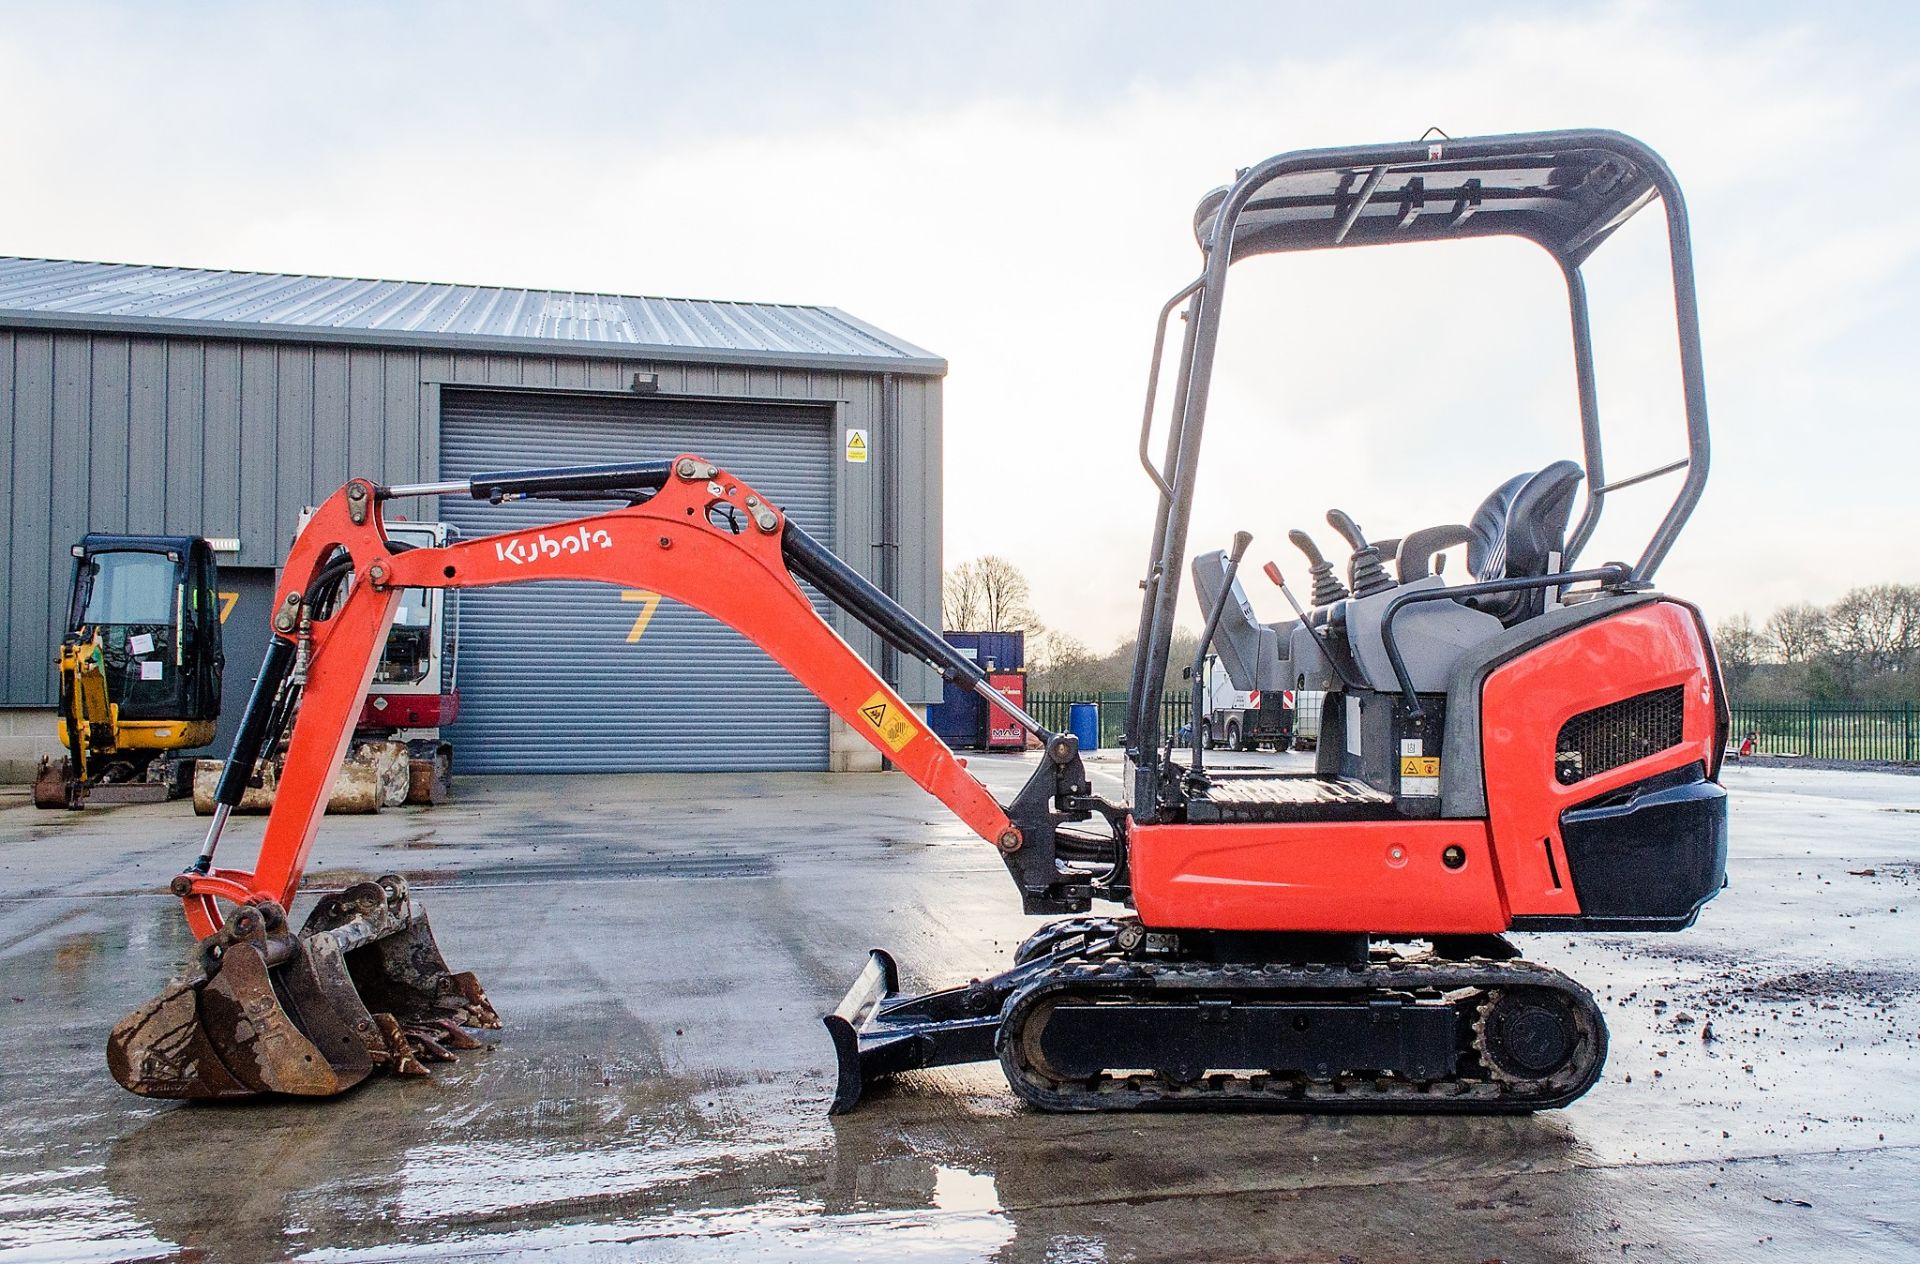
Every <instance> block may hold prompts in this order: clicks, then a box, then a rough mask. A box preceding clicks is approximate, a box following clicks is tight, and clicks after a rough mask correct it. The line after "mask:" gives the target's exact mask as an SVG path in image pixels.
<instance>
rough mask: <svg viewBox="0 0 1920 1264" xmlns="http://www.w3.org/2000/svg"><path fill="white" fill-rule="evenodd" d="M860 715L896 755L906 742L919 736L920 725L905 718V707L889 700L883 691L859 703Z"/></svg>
mask: <svg viewBox="0 0 1920 1264" xmlns="http://www.w3.org/2000/svg"><path fill="white" fill-rule="evenodd" d="M860 716H861V718H862V719H864V720H865V721H866V722H867V723H868V724H871V725H873V731H874V732H876V733H878V734H879V735H880V740H881V741H883V742H885V743H886V744H887V749H888V750H890V751H892V752H893V753H894V754H896V755H898V754H899V753H900V750H901V748H902V747H904V746H905V745H906V744H907V743H908V742H911V741H912V740H913V739H914V738H916V737H918V736H920V727H919V726H918V725H917V724H915V723H914V722H913V721H912V720H911V719H909V718H907V709H906V708H905V707H902V706H898V705H896V704H895V703H893V702H892V701H890V700H889V699H888V698H887V695H886V694H884V693H876V694H874V695H873V697H871V698H868V699H867V700H866V701H865V702H863V703H861V704H860Z"/></svg>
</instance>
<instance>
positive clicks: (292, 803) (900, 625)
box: [174, 456, 1078, 937]
mask: <svg viewBox="0 0 1920 1264" xmlns="http://www.w3.org/2000/svg"><path fill="white" fill-rule="evenodd" d="M607 468H608V467H601V468H600V469H597V470H596V469H588V470H580V471H566V470H553V471H530V472H524V473H522V474H520V475H515V476H508V475H499V476H492V475H490V476H482V477H481V478H479V479H475V480H473V483H472V492H473V494H474V495H475V496H476V497H485V496H489V495H490V496H492V497H493V498H496V499H498V498H502V497H504V496H509V495H542V494H547V495H555V496H562V497H578V496H580V495H582V494H585V493H589V492H592V493H597V494H600V495H606V496H609V497H614V496H618V495H621V494H625V492H627V491H631V490H632V488H631V487H625V488H622V487H619V486H617V484H619V483H620V481H621V480H620V479H619V477H617V476H615V475H612V474H608V473H606V472H605V471H606V469H607ZM629 468H638V467H629ZM648 469H649V474H648V476H647V477H646V478H645V479H644V481H645V482H648V483H651V484H657V486H650V487H648V488H646V489H645V490H647V491H650V492H651V494H650V495H648V496H647V497H646V498H645V499H643V500H641V499H636V501H635V503H632V504H629V505H627V506H626V507H624V508H621V509H616V510H613V511H611V512H608V513H601V514H596V515H593V516H591V517H585V518H580V519H577V520H574V521H570V522H565V523H561V524H557V525H554V526H547V527H534V528H529V529H526V530H522V531H512V532H507V533H503V534H501V535H495V536H487V537H483V538H479V539H474V540H469V541H464V542H461V543H456V544H450V545H447V546H445V547H443V548H413V549H407V548H404V546H396V545H394V544H392V543H391V542H389V541H388V539H387V538H386V534H385V532H384V530H383V528H382V524H381V520H380V512H379V505H380V502H381V501H382V500H383V499H385V498H387V497H388V496H389V495H390V494H391V493H389V492H388V491H387V490H386V489H383V488H380V487H378V486H376V485H374V484H372V483H370V482H367V481H365V480H355V481H354V482H351V483H349V484H347V486H345V487H343V488H342V489H341V490H340V491H339V492H337V493H335V494H334V495H333V496H332V497H331V498H329V499H328V500H327V502H326V503H325V504H324V505H322V506H321V507H320V508H319V509H318V510H317V511H316V512H315V513H314V514H313V516H312V518H311V520H310V521H309V522H308V524H307V526H306V528H305V529H304V530H303V531H302V532H301V533H300V536H299V538H298V539H297V540H296V541H295V543H294V545H293V548H292V551H291V552H290V554H289V556H288V559H287V565H286V568H285V570H284V571H283V572H282V576H281V584H280V590H279V593H278V594H277V597H276V602H275V605H274V616H273V618H274V627H273V636H274V643H273V645H272V647H271V648H270V650H269V653H268V657H267V663H266V666H265V667H264V668H263V671H262V675H261V681H260V683H259V684H258V685H257V686H256V689H255V696H254V698H253V699H252V700H251V701H250V702H249V704H248V714H247V720H246V722H245V723H244V724H243V726H242V733H241V736H240V738H239V739H238V740H237V741H236V744H235V748H234V754H233V757H232V758H230V759H229V760H228V765H227V770H226V777H225V779H224V780H223V782H222V787H221V794H220V795H219V800H220V802H221V804H222V805H225V806H231V803H230V802H229V800H231V802H237V801H238V797H239V794H240V791H241V790H242V789H243V788H244V780H245V778H246V777H247V776H248V775H249V773H250V771H251V767H252V765H253V763H254V760H255V757H257V755H258V753H259V751H260V749H261V747H262V745H263V744H266V743H269V742H270V741H271V735H269V734H267V733H266V732H265V730H266V728H267V727H268V724H269V720H268V715H269V713H270V712H271V711H272V710H273V709H274V697H273V694H274V691H275V689H276V688H277V687H278V685H279V682H280V681H281V680H283V679H285V677H286V676H287V674H288V672H289V671H290V670H291V669H292V667H293V663H294V660H295V659H296V658H299V657H304V659H305V670H304V679H303V680H300V681H299V682H297V683H298V687H299V689H300V695H299V705H298V709H297V712H296V713H295V715H294V719H293V730H292V735H291V740H290V742H289V744H288V747H287V752H286V760H285V767H284V770H283V771H282V773H281V776H280V780H279V790H278V795H277V797H276V799H275V801H274V806H273V811H272V814H271V815H270V816H269V818H268V820H267V827H266V834H265V837H264V839H263V840H262V842H261V845H260V852H259V856H258V859H257V860H256V862H255V864H254V867H253V868H252V869H251V870H243V869H231V868H215V867H213V865H212V863H211V860H212V854H213V848H214V845H215V843H217V841H218V835H219V830H220V828H221V827H222V825H223V824H224V821H225V819H226V813H225V812H223V811H218V810H217V811H216V814H215V818H214V826H213V829H212V830H211V831H210V832H209V835H208V844H207V847H206V848H205V849H204V850H203V852H202V855H201V858H200V861H199V862H197V863H196V865H195V866H194V867H193V868H192V869H190V870H189V871H188V872H186V873H184V874H182V875H181V876H180V878H178V879H176V881H175V884H174V889H175V893H176V894H178V895H180V896H181V897H182V899H183V902H184V903H185V905H186V911H187V918H188V921H189V922H190V923H191V924H192V926H193V929H194V930H195V932H196V933H197V934H199V935H201V936H203V937H204V936H206V935H209V934H213V933H214V932H216V931H217V930H219V928H220V927H221V925H222V920H223V919H222V917H221V913H220V910H219V906H218V904H217V903H216V901H217V900H227V901H232V902H234V903H242V904H244V903H248V902H251V901H257V900H259V899H262V898H265V899H271V900H274V901H276V902H277V903H278V904H279V905H280V907H282V908H286V907H290V906H291V904H292V902H293V897H294V893H295V890H296V889H297V888H298V886H299V884H300V879H301V875H302V873H303V872H304V870H305V867H306V863H307V857H308V854H309V852H310V851H311V849H312V846H313V841H314V837H315V835H316V834H317V833H318V831H319V827H320V821H321V817H322V815H323V813H324V812H325V810H326V803H327V797H328V793H329V790H330V787H331V786H332V783H333V779H334V776H335V774H336V773H337V772H338V771H339V768H340V764H341V761H342V759H343V758H344V757H345V755H346V752H347V748H348V745H349V743H350V741H351V739H352V735H353V722H354V717H355V716H356V715H358V713H359V711H360V707H361V703H362V699H363V698H364V696H365V694H366V690H367V687H368V684H369V682H370V681H371V679H372V675H373V672H374V669H375V666H376V663H377V661H378V659H379V656H380V647H381V646H382V644H384V642H385V638H386V634H387V629H388V626H389V625H390V624H391V623H392V621H393V617H394V613H395V608H396V605H397V602H398V599H399V594H400V593H401V592H402V591H403V590H404V589H407V588H483V587H490V586H493V585H497V584H517V583H530V582H536V581H541V580H576V581H579V580H586V581H594V582H600V583H607V584H617V585H620V586H622V587H627V588H644V589H648V590H651V591H653V592H658V593H660V594H662V595H663V596H666V597H670V598H672V599H674V600H676V601H681V602H684V603H686V604H687V605H689V606H693V607H694V608H696V609H698V610H701V611H703V612H705V613H706V614H709V615H711V616H713V617H714V618H716V619H718V620H720V621H721V622H722V623H725V624H727V625H728V626H730V627H732V628H734V629H735V630H736V631H738V632H740V633H741V634H742V635H744V636H746V637H747V638H748V639H749V640H751V641H753V642H754V644H756V645H758V646H759V647H760V648H761V649H762V650H764V651H766V653H767V654H768V656H769V657H771V658H772V659H774V661H776V662H778V663H779V664H780V665H781V666H782V667H784V668H785V669H786V670H787V671H789V672H790V673H792V674H793V676H794V677H795V678H796V679H798V680H799V681H800V683H801V684H803V685H805V686H806V687H807V688H808V689H809V690H810V691H812V692H813V694H814V695H815V696H816V697H818V698H819V699H820V700H821V701H822V702H823V703H825V704H826V705H827V707H828V708H829V709H831V710H832V711H833V712H834V713H835V714H836V715H838V716H839V717H840V718H841V719H842V720H844V721H845V722H846V724H847V726H848V728H850V729H851V730H852V731H853V732H855V733H857V734H859V735H860V736H861V737H863V738H865V739H866V740H867V741H868V742H869V743H871V744H872V745H873V746H874V747H875V749H877V750H878V751H879V752H880V753H881V755H883V756H884V757H885V758H886V759H888V760H890V761H892V763H893V764H894V766H895V767H897V768H899V769H900V770H901V771H902V772H904V773H906V774H907V776H909V777H911V778H912V779H913V780H914V781H915V782H916V783H917V784H919V785H920V786H921V787H922V788H923V789H925V790H926V791H927V792H928V793H929V794H932V795H933V796H934V797H936V798H938V799H939V800H940V801H941V802H942V803H944V804H946V805H947V806H948V807H949V808H951V809H952V810H953V812H954V814H955V815H957V816H958V817H960V819H961V820H962V821H964V822H965V823H966V824H967V826H968V827H969V828H970V829H972V830H973V831H974V832H975V833H976V834H978V835H980V837H982V838H983V839H985V840H987V841H988V842H991V843H993V844H994V845H995V846H996V847H997V848H999V850H1000V851H1001V852H1002V853H1003V854H1004V855H1008V856H1009V857H1011V855H1012V853H1015V852H1018V851H1019V850H1020V849H1021V847H1022V846H1023V843H1024V840H1023V837H1022V831H1021V830H1020V829H1019V828H1017V827H1016V826H1015V824H1014V823H1013V822H1012V821H1011V820H1010V819H1009V817H1008V815H1007V811H1006V810H1005V809H1003V808H1002V807H1001V806H1000V804H999V803H998V802H997V801H996V800H995V799H994V798H993V796H992V795H991V794H990V793H989V792H988V791H987V789H986V787H985V786H983V785H981V783H980V782H979V781H977V780H976V779H975V778H974V777H973V776H972V775H970V774H969V773H968V772H967V771H966V769H965V768H964V767H963V766H962V765H961V763H960V761H959V760H958V759H956V758H955V756H954V754H953V752H952V751H951V750H950V749H948V747H947V746H946V744H945V743H944V742H942V741H941V740H940V739H939V737H938V736H936V735H935V734H934V733H933V732H932V731H931V730H930V729H929V728H928V727H927V726H926V725H925V724H924V723H923V722H922V721H921V720H920V718H919V717H918V716H916V715H915V714H914V713H913V712H912V710H911V709H910V708H909V707H908V705H907V703H906V702H905V700H903V699H902V698H901V697H900V696H899V694H898V693H897V692H895V690H894V689H893V688H891V687H890V686H889V685H887V684H886V683H885V682H884V681H883V680H881V679H880V678H879V677H878V676H877V675H876V674H875V673H874V671H873V669H872V668H871V667H869V666H868V665H867V663H866V662H865V661H864V660H863V659H861V657H860V656H859V655H858V654H856V653H855V652H854V651H853V649H852V648H851V647H849V646H848V645H847V643H846V642H845V641H844V640H842V639H841V637H840V636H839V635H838V634H837V633H836V632H835V631H834V630H833V628H832V627H831V626H829V625H828V624H827V623H826V622H825V621H824V620H823V619H822V618H821V617H820V615H819V614H818V612H816V610H815V609H814V606H813V603H812V601H811V600H809V598H808V597H807V595H806V594H805V593H804V592H803V591H802V590H801V589H800V587H799V584H798V583H797V582H796V581H795V578H794V573H795V572H796V571H797V572H799V573H801V574H802V575H804V576H805V577H806V578H808V580H809V581H810V582H813V583H814V584H815V585H816V586H817V587H819V588H820V589H821V590H822V591H823V592H824V593H825V594H826V595H827V596H828V597H829V599H831V600H834V601H836V602H837V603H838V604H840V605H842V606H844V607H847V608H849V609H850V610H851V611H852V612H853V613H854V614H855V615H856V617H860V618H862V619H863V621H865V622H868V623H869V625H870V626H876V630H877V631H880V632H881V633H882V635H883V636H885V637H886V639H888V640H890V641H892V642H893V643H895V644H896V645H901V646H903V647H904V648H908V649H910V650H912V651H913V652H915V653H918V654H919V655H920V656H921V657H923V658H928V659H929V660H932V661H936V665H937V666H941V667H942V670H943V672H945V674H947V675H949V676H950V677H953V676H956V675H958V674H960V672H961V668H962V667H969V668H970V667H971V664H966V663H965V660H959V662H958V663H951V664H942V663H940V662H939V661H937V656H938V655H939V654H940V651H941V650H943V649H947V647H946V646H945V643H944V642H939V643H938V645H937V646H935V645H934V644H931V643H929V642H930V640H935V641H937V638H936V637H934V636H933V634H932V633H930V632H929V631H928V630H927V629H926V628H925V627H924V625H921V624H919V623H918V622H917V621H915V620H912V619H911V616H908V615H906V613H905V612H904V611H901V610H899V608H898V607H892V608H891V610H888V609H884V608H883V607H888V606H891V603H890V602H889V601H888V600H887V599H886V598H884V597H883V596H881V595H880V594H879V593H878V592H877V590H873V589H872V588H871V586H869V585H866V584H865V581H864V580H861V579H860V578H859V577H858V576H857V575H853V574H852V572H851V571H850V570H848V569H847V568H845V567H844V566H842V565H840V564H839V563H838V562H837V559H833V558H832V556H831V554H830V553H827V551H826V550H825V549H824V548H823V547H822V546H820V545H819V544H818V543H817V542H815V541H813V540H812V539H811V537H808V536H806V535H805V534H804V532H802V531H801V530H800V528H799V527H798V526H797V525H794V524H791V523H788V522H787V521H786V519H785V517H784V515H783V514H781V513H780V511H779V510H778V509H776V508H774V507H773V506H772V505H770V504H769V503H767V501H766V500H765V499H764V498H763V497H761V496H760V495H758V493H756V492H755V491H754V490H753V489H752V488H750V487H748V486H747V485H746V484H745V483H744V482H742V481H741V480H739V479H737V478H735V477H733V476H732V475H730V474H728V473H727V472H726V471H724V470H721V469H718V468H716V467H714V466H713V465H711V464H710V463H708V462H706V461H705V460H702V459H701V458H699V457H694V456H682V457H679V458H677V459H676V460H674V461H673V462H670V463H667V464H665V465H658V466H653V467H648ZM630 481H631V480H630ZM451 486H454V485H450V484H446V485H435V487H436V488H438V489H440V490H445V489H446V488H448V487H451ZM462 486H463V487H464V485H462ZM345 574H350V575H351V580H352V582H351V583H350V584H348V585H347V586H346V589H345V595H344V597H343V598H341V599H340V600H338V601H336V602H335V603H333V608H332V609H331V610H330V611H328V610H325V609H321V610H319V611H316V610H315V609H314V606H315V604H316V602H315V600H314V595H315V592H316V590H318V589H319V588H320V587H322V586H324V585H325V584H327V583H328V582H329V581H331V582H333V583H335V584H338V583H339V582H340V581H341V580H342V579H343V578H344V575H345ZM319 604H322V605H324V603H319ZM316 614H318V615H320V616H321V617H317V618H316V617H314V616H315V615H316ZM303 638H304V639H305V640H306V641H307V644H306V646H305V654H304V656H302V655H300V654H299V653H298V651H299V650H300V649H301V641H302V639H303ZM948 652H949V653H951V651H950V650H949V651H948ZM955 657H957V656H955ZM976 674H977V673H976ZM965 683H969V684H976V682H974V681H971V680H968V681H966V682H965ZM283 705H284V704H283ZM1022 714H1023V713H1022ZM1025 718H1027V719H1029V720H1030V719H1031V717H1025ZM1042 736H1043V737H1045V738H1048V739H1051V743H1050V744H1051V745H1054V746H1058V745H1060V744H1061V743H1062V742H1063V741H1066V742H1068V743H1069V744H1070V739H1060V738H1055V737H1054V735H1052V734H1047V733H1044V732H1043V733H1042ZM1050 753H1053V754H1055V758H1054V760H1053V761H1052V762H1053V763H1054V764H1056V765H1064V764H1067V763H1069V762H1071V763H1072V764H1074V765H1075V766H1077V762H1078V761H1077V758H1071V759H1070V760H1069V759H1068V758H1061V757H1060V756H1061V755H1062V754H1064V755H1066V756H1068V757H1071V756H1072V755H1073V752H1072V751H1071V750H1067V749H1066V748H1065V747H1062V750H1061V751H1060V752H1052V751H1051V750H1050ZM1048 841H1049V842H1050V839H1049V840H1048ZM1048 851H1049V853H1050V852H1051V848H1050V847H1049V849H1048ZM1010 864H1011V862H1010ZM1051 864H1052V861H1051V855H1050V854H1049V856H1048V857H1047V865H1048V867H1049V868H1051Z"/></svg>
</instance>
